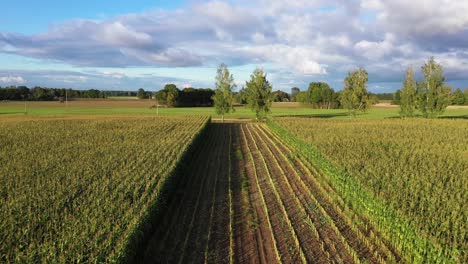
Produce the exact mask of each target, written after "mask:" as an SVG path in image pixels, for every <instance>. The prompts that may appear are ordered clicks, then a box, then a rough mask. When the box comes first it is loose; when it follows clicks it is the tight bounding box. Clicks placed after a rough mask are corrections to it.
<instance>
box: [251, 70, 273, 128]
mask: <svg viewBox="0 0 468 264" xmlns="http://www.w3.org/2000/svg"><path fill="white" fill-rule="evenodd" d="M246 88H247V101H248V104H249V106H250V109H252V111H254V112H255V118H256V119H257V120H263V119H264V118H266V116H267V114H269V113H270V111H271V101H272V93H271V90H272V87H271V85H270V83H269V82H268V80H267V78H266V74H265V73H264V72H263V70H262V69H259V68H257V69H255V71H254V72H253V73H252V75H250V81H248V82H247V83H246Z"/></svg>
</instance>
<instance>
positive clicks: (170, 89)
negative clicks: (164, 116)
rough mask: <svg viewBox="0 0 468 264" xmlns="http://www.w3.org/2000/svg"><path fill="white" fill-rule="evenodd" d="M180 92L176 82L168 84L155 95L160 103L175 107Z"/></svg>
mask: <svg viewBox="0 0 468 264" xmlns="http://www.w3.org/2000/svg"><path fill="white" fill-rule="evenodd" d="M179 93H180V90H179V89H178V88H177V86H176V85H175V84H166V85H165V86H164V88H163V89H162V90H160V91H158V92H156V94H155V95H154V97H155V99H156V101H157V102H158V103H159V104H162V105H167V106H169V107H174V106H177V99H178V98H179Z"/></svg>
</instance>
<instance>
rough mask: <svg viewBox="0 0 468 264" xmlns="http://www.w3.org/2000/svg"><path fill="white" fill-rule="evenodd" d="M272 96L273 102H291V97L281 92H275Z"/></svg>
mask: <svg viewBox="0 0 468 264" xmlns="http://www.w3.org/2000/svg"><path fill="white" fill-rule="evenodd" d="M272 95H273V102H291V96H290V95H289V94H288V93H286V92H283V91H281V90H277V91H274V92H273V93H272Z"/></svg>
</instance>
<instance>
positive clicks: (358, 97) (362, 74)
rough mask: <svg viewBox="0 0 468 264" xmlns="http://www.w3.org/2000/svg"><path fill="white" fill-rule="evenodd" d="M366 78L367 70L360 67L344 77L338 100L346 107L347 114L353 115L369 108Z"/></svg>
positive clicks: (369, 101)
mask: <svg viewBox="0 0 468 264" xmlns="http://www.w3.org/2000/svg"><path fill="white" fill-rule="evenodd" d="M368 80H369V79H368V76H367V71H366V70H364V69H362V68H359V69H357V70H355V71H352V72H349V73H348V76H347V77H346V78H345V80H344V83H345V88H344V89H343V91H342V92H341V94H340V102H341V105H342V106H343V108H345V109H348V112H349V115H352V116H355V115H356V114H357V113H358V112H365V111H367V110H368V109H369V108H370V106H371V100H370V98H369V92H368V91H367V82H368Z"/></svg>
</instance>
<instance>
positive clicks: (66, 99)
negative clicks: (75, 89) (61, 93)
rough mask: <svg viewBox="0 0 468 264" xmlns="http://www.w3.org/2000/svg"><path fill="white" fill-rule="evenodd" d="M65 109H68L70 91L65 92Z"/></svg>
mask: <svg viewBox="0 0 468 264" xmlns="http://www.w3.org/2000/svg"><path fill="white" fill-rule="evenodd" d="M65 107H67V108H68V90H65Z"/></svg>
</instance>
